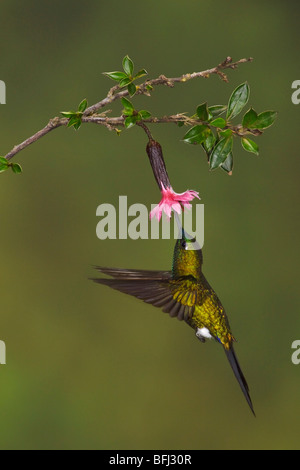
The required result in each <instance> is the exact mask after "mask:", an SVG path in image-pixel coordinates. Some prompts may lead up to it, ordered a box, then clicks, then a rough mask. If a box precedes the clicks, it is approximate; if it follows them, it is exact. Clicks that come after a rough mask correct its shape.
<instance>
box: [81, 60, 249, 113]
mask: <svg viewBox="0 0 300 470" xmlns="http://www.w3.org/2000/svg"><path fill="white" fill-rule="evenodd" d="M252 61H253V58H252V57H249V58H248V59H240V60H238V61H237V62H232V58H231V57H227V58H226V59H225V60H224V61H223V62H221V64H219V65H217V66H216V67H213V68H212V69H207V70H204V71H203V72H194V73H186V74H184V75H181V76H180V77H175V78H167V77H165V76H164V75H160V76H159V77H158V78H155V79H153V80H146V81H145V82H144V83H143V84H142V85H139V86H137V90H136V94H137V95H149V87H150V88H151V87H155V86H159V85H166V86H169V87H171V88H173V87H174V85H175V83H185V82H187V81H189V80H193V79H194V78H200V77H201V78H209V76H210V75H213V74H217V75H219V77H220V78H221V79H222V80H223V81H225V82H227V83H228V78H227V76H226V75H225V74H224V73H223V72H222V70H225V69H229V68H230V69H236V68H237V67H238V65H239V64H244V63H246V62H252ZM119 90H120V87H119V86H118V85H117V86H115V87H113V88H111V89H110V90H109V92H108V94H107V96H106V98H104V99H103V100H102V101H99V103H96V104H94V105H92V106H90V107H89V108H87V109H86V110H85V112H84V116H88V115H91V114H94V113H96V112H97V111H98V110H99V109H101V108H104V107H105V106H107V105H109V104H111V103H112V102H114V101H116V100H118V99H121V98H125V97H126V96H129V91H128V90H123V91H119Z"/></svg>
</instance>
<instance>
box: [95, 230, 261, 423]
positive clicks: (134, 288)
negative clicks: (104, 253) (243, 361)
mask: <svg viewBox="0 0 300 470" xmlns="http://www.w3.org/2000/svg"><path fill="white" fill-rule="evenodd" d="M189 237H190V236H189V235H188V234H187V233H186V232H185V230H184V229H183V228H182V237H181V238H179V239H178V240H177V242H176V245H175V249H174V257H173V265H172V271H145V270H135V269H120V268H105V267H99V266H95V268H96V269H97V270H98V271H100V272H101V273H103V274H106V275H108V276H111V277H112V279H107V278H100V279H99V278H96V279H91V280H93V281H95V282H97V283H99V284H104V285H106V286H109V287H111V288H112V289H116V290H118V291H120V292H123V293H125V294H129V295H132V296H134V297H137V298H138V299H141V300H143V301H144V302H147V303H150V304H152V305H154V306H155V307H160V308H162V310H163V312H166V313H169V315H170V316H171V317H177V318H178V320H184V321H185V322H186V323H187V324H188V325H189V326H191V327H192V328H193V329H194V331H195V333H196V336H197V338H198V339H199V340H200V341H201V342H202V343H205V341H206V340H207V339H211V338H214V339H215V340H216V341H217V342H218V343H220V344H221V345H222V346H223V348H224V351H225V354H226V356H227V359H228V360H229V363H230V365H231V367H232V370H233V372H234V375H235V377H236V378H237V380H238V383H239V384H240V387H241V389H242V392H243V394H244V396H245V398H246V400H247V402H248V405H249V406H250V409H251V411H252V413H253V414H254V416H255V413H254V409H253V405H252V401H251V398H250V395H249V388H248V385H247V382H246V379H245V377H244V374H243V372H242V370H241V367H240V365H239V363H238V360H237V357H236V354H235V351H234V348H233V343H234V341H235V338H234V337H233V335H232V332H231V329H230V326H229V322H228V319H227V316H226V313H225V310H224V307H223V305H222V304H221V302H220V300H219V298H218V297H217V295H216V293H215V291H214V290H213V289H212V287H211V286H210V285H209V283H208V282H207V280H206V278H205V276H204V274H203V272H202V264H203V256H202V250H201V249H200V247H199V244H198V243H197V242H196V240H195V239H192V238H189Z"/></svg>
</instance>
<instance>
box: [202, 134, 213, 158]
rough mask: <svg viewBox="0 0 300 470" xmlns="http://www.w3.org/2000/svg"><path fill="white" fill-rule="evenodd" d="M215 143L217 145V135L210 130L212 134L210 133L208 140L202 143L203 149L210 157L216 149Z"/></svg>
mask: <svg viewBox="0 0 300 470" xmlns="http://www.w3.org/2000/svg"><path fill="white" fill-rule="evenodd" d="M215 143H216V137H215V134H214V133H213V132H212V131H211V130H210V132H209V133H208V135H207V137H206V139H205V140H204V141H203V142H202V147H203V148H204V150H205V152H206V153H207V156H208V157H209V155H210V152H211V151H212V149H213V148H214V145H215Z"/></svg>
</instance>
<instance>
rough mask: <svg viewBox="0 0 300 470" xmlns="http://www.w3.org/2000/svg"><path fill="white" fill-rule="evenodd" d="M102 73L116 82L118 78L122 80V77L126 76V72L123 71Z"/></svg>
mask: <svg viewBox="0 0 300 470" xmlns="http://www.w3.org/2000/svg"><path fill="white" fill-rule="evenodd" d="M103 75H106V76H107V77H109V78H111V79H112V80H115V81H116V82H119V81H120V80H123V78H126V77H127V75H126V73H124V72H104V73H103Z"/></svg>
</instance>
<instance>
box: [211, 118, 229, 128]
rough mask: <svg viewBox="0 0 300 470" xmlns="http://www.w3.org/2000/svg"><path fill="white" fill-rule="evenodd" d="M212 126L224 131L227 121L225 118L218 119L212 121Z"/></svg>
mask: <svg viewBox="0 0 300 470" xmlns="http://www.w3.org/2000/svg"><path fill="white" fill-rule="evenodd" d="M210 124H211V125H212V126H214V127H219V128H220V129H224V127H225V126H226V121H225V119H223V118H217V119H214V120H213V121H211V123H210Z"/></svg>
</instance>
